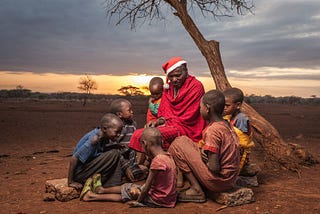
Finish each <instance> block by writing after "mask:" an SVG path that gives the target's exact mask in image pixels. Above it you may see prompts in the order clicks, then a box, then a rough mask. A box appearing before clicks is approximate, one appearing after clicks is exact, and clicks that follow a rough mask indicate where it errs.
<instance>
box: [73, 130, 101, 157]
mask: <svg viewBox="0 0 320 214" xmlns="http://www.w3.org/2000/svg"><path fill="white" fill-rule="evenodd" d="M95 135H96V131H95V130H93V131H91V132H89V133H87V134H86V135H85V136H83V137H82V138H81V140H80V141H79V142H78V144H77V147H76V148H75V150H74V152H73V156H75V157H76V158H78V160H79V161H80V162H81V163H85V162H86V161H87V160H88V159H91V158H92V157H94V155H95V153H96V146H94V145H92V144H91V141H92V138H93V137H94V136H95Z"/></svg>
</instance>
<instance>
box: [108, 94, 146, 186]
mask: <svg viewBox="0 0 320 214" xmlns="http://www.w3.org/2000/svg"><path fill="white" fill-rule="evenodd" d="M109 111H110V112H111V113H113V114H115V115H117V116H118V117H119V118H120V119H121V120H122V121H123V124H124V127H123V129H122V132H121V135H120V137H119V138H118V139H117V142H116V143H119V144H121V145H122V146H123V147H122V149H121V158H120V164H121V169H122V172H123V174H125V175H126V176H127V178H129V179H130V180H131V181H132V182H133V181H137V180H141V179H143V178H144V177H143V176H144V172H143V170H141V169H140V167H139V166H138V164H137V162H136V152H135V151H134V150H133V149H130V148H129V142H130V139H131V136H132V133H133V132H134V131H135V130H136V126H137V123H136V122H135V121H134V120H133V110H132V105H131V102H130V101H129V100H126V99H123V98H119V99H115V100H113V101H112V102H111V104H110V109H109Z"/></svg>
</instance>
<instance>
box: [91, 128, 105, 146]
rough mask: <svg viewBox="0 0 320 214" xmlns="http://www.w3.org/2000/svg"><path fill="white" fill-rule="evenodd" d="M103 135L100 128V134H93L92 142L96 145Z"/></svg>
mask: <svg viewBox="0 0 320 214" xmlns="http://www.w3.org/2000/svg"><path fill="white" fill-rule="evenodd" d="M102 137H103V133H102V131H101V130H100V129H99V131H98V134H97V135H95V136H93V138H92V141H91V144H92V145H95V144H97V143H98V142H99V140H100V139H101V138H102Z"/></svg>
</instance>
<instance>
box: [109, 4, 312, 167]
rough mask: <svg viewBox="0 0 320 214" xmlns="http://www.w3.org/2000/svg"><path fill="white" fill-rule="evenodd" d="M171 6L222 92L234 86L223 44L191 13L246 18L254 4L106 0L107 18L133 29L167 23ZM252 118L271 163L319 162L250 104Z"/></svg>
mask: <svg viewBox="0 0 320 214" xmlns="http://www.w3.org/2000/svg"><path fill="white" fill-rule="evenodd" d="M165 4H167V5H168V6H170V8H171V9H172V13H173V15H175V16H176V17H178V18H179V19H180V21H181V23H182V25H183V26H184V28H185V29H186V31H187V32H188V33H189V35H190V36H191V38H192V39H193V41H194V42H195V44H196V45H197V47H198V48H199V50H200V51H201V53H202V55H203V56H204V57H205V59H206V61H207V64H208V67H209V69H210V72H211V75H212V77H213V80H214V82H215V85H216V88H217V89H218V90H221V91H223V90H225V89H227V88H230V87H231V85H230V83H229V81H228V79H227V77H226V74H225V70H224V66H223V63H222V59H221V54H220V47H219V42H218V41H216V40H210V41H208V40H206V39H205V38H204V36H203V35H202V33H201V32H200V30H199V29H198V27H197V26H196V24H195V23H194V21H193V19H192V18H191V16H190V15H189V11H196V10H200V12H201V13H202V14H203V15H212V16H213V17H215V18H216V17H219V16H233V15H234V14H239V15H243V12H251V9H252V8H253V4H252V1H248V0H214V1H212V0H189V1H187V0H158V1H154V0H141V1H136V0H126V1H119V0H106V1H105V8H106V11H107V15H108V16H109V17H110V18H111V17H112V16H114V15H116V17H117V18H118V21H117V22H116V24H117V25H118V24H120V23H122V22H123V21H128V22H129V23H130V25H131V28H134V27H135V25H136V22H137V21H138V20H141V21H142V23H144V22H145V21H146V20H147V19H150V21H152V20H153V19H165V16H166V15H165V14H164V13H162V12H163V11H162V10H161V7H162V6H163V5H165ZM242 110H243V111H244V112H245V113H246V114H247V115H248V116H249V117H250V120H251V122H252V125H253V128H254V138H255V141H256V142H258V143H259V144H260V145H261V146H262V148H263V149H264V152H265V154H266V156H267V158H268V159H270V160H272V161H275V162H278V163H280V164H281V165H283V166H285V167H286V168H288V169H291V170H293V171H297V170H300V166H299V165H300V164H313V163H314V162H316V161H315V160H314V158H313V157H312V156H311V155H307V157H302V156H301V155H299V154H297V153H296V148H294V147H293V146H292V145H289V144H287V143H286V142H285V141H284V140H283V139H282V138H281V136H280V134H279V132H278V131H277V130H276V129H275V128H274V127H273V126H272V125H271V124H270V123H269V122H268V121H267V120H266V119H265V118H263V117H262V116H261V115H260V114H258V113H257V112H256V111H255V110H254V109H253V108H252V107H251V106H249V105H248V104H247V103H244V104H243V109H242Z"/></svg>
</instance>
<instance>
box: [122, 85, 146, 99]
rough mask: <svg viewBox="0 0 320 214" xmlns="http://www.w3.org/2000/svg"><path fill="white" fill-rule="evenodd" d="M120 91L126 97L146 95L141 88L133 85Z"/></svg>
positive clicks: (123, 87)
mask: <svg viewBox="0 0 320 214" xmlns="http://www.w3.org/2000/svg"><path fill="white" fill-rule="evenodd" d="M118 91H119V93H120V94H122V95H125V96H137V95H144V93H143V92H142V91H141V90H140V88H138V87H136V86H133V85H127V86H121V88H119V89H118Z"/></svg>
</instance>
